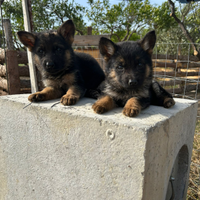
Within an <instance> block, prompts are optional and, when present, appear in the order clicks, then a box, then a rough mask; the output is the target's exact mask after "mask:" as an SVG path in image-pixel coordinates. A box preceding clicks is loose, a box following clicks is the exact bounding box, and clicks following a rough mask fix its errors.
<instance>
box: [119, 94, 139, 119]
mask: <svg viewBox="0 0 200 200" xmlns="http://www.w3.org/2000/svg"><path fill="white" fill-rule="evenodd" d="M141 109H142V107H141V105H140V102H139V101H138V99H137V98H135V97H133V98H131V99H129V100H128V101H127V102H126V105H125V106H124V109H123V114H124V115H125V116H127V117H136V116H137V115H138V114H139V113H140V111H141Z"/></svg>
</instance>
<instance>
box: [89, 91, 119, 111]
mask: <svg viewBox="0 0 200 200" xmlns="http://www.w3.org/2000/svg"><path fill="white" fill-rule="evenodd" d="M114 107H116V105H115V102H114V100H113V99H112V98H111V97H110V96H108V95H106V96H103V97H101V98H100V99H99V100H97V101H96V102H95V103H94V104H93V106H92V109H93V110H94V112H96V113H98V114H102V113H105V112H107V111H109V110H112V109H113V108H114Z"/></svg>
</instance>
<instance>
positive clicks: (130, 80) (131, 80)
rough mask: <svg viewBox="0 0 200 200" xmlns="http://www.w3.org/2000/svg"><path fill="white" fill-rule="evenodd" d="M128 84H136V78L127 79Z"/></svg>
mask: <svg viewBox="0 0 200 200" xmlns="http://www.w3.org/2000/svg"><path fill="white" fill-rule="evenodd" d="M128 84H129V85H130V86H136V85H137V84H138V82H137V81H136V80H133V79H129V81H128Z"/></svg>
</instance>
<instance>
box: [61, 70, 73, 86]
mask: <svg viewBox="0 0 200 200" xmlns="http://www.w3.org/2000/svg"><path fill="white" fill-rule="evenodd" d="M74 82H75V74H74V73H71V74H65V75H64V76H63V77H62V84H66V85H67V86H68V87H70V86H71V85H73V84H74Z"/></svg>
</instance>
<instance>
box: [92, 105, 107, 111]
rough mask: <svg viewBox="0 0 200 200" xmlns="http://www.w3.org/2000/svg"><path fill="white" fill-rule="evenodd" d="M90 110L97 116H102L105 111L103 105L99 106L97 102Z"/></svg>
mask: <svg viewBox="0 0 200 200" xmlns="http://www.w3.org/2000/svg"><path fill="white" fill-rule="evenodd" d="M92 109H93V110H94V112H95V113H97V114H103V113H105V112H106V111H107V109H106V106H105V105H101V104H100V103H99V102H96V103H94V104H93V105H92Z"/></svg>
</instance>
